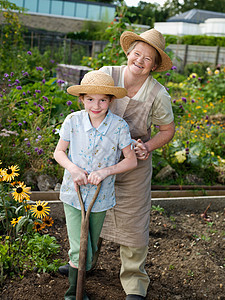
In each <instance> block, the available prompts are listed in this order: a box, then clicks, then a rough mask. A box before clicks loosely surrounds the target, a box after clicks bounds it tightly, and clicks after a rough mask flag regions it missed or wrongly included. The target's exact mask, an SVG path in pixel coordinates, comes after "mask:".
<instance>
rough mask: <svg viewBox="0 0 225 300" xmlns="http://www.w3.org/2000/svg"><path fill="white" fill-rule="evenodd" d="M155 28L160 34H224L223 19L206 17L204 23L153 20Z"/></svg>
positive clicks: (224, 23)
mask: <svg viewBox="0 0 225 300" xmlns="http://www.w3.org/2000/svg"><path fill="white" fill-rule="evenodd" d="M155 29H157V30H159V31H160V32H162V34H172V35H180V36H182V35H202V34H205V35H212V36H225V19H219V18H218V19H208V20H206V21H205V22H204V23H200V24H193V23H186V22H155Z"/></svg>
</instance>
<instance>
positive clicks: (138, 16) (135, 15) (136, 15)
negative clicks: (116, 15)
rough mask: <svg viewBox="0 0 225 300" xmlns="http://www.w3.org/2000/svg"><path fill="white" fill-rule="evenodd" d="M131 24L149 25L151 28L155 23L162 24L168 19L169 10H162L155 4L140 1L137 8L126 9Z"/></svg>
mask: <svg viewBox="0 0 225 300" xmlns="http://www.w3.org/2000/svg"><path fill="white" fill-rule="evenodd" d="M128 12H129V13H130V15H131V16H129V20H130V22H131V23H135V24H142V25H149V27H153V26H154V23H155V22H164V21H166V19H167V18H168V17H169V10H168V9H167V8H166V9H165V8H162V7H161V6H160V5H159V4H157V3H154V4H152V3H146V2H144V1H140V2H139V4H138V6H137V7H134V6H132V7H128Z"/></svg>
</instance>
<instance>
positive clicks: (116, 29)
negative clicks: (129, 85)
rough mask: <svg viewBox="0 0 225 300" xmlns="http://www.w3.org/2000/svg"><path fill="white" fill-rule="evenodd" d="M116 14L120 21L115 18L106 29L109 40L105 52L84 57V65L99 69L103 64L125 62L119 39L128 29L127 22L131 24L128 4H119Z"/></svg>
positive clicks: (106, 36)
mask: <svg viewBox="0 0 225 300" xmlns="http://www.w3.org/2000/svg"><path fill="white" fill-rule="evenodd" d="M116 15H117V17H118V21H117V19H115V20H114V21H113V22H111V24H110V25H109V26H108V27H107V29H106V30H105V39H106V40H108V41H109V42H108V44H107V45H106V47H105V48H104V50H103V52H102V53H99V54H98V55H97V57H84V58H83V60H82V61H81V64H82V65H83V66H89V67H91V68H93V69H99V68H101V67H102V66H109V65H121V64H124V63H125V61H126V57H125V54H124V52H123V50H122V48H121V46H120V42H119V41H120V36H121V34H122V32H123V31H125V30H127V24H130V21H129V19H128V18H127V7H126V5H122V6H118V7H117V12H116ZM130 27H131V25H130ZM131 29H132V27H131Z"/></svg>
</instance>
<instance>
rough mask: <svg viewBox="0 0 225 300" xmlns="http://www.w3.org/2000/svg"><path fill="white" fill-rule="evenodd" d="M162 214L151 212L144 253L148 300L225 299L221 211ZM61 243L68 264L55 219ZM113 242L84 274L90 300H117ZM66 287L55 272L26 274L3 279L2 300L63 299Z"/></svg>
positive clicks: (224, 214)
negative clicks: (148, 282)
mask: <svg viewBox="0 0 225 300" xmlns="http://www.w3.org/2000/svg"><path fill="white" fill-rule="evenodd" d="M208 217H209V218H210V219H211V220H210V222H206V221H205V220H204V219H203V218H202V217H201V213H200V212H198V213H190V214H184V213H180V214H179V213H177V214H173V215H166V214H164V213H162V212H161V213H160V211H158V210H153V211H152V212H151V224H150V232H149V235H150V238H149V253H148V257H147V263H146V269H147V272H148V274H149V276H150V279H151V282H150V286H149V290H148V295H147V298H146V299H147V300H153V299H154V300H159V299H163V300H168V299H173V300H174V299H185V300H187V299H198V300H200V299H208V300H215V299H225V296H224V295H225V260H224V259H225V242H224V241H225V230H224V228H225V211H223V210H222V211H221V210H220V211H217V212H212V211H210V208H209V211H208ZM49 233H50V234H51V235H54V236H55V237H56V238H57V240H58V242H59V243H60V245H61V250H60V253H59V254H58V257H57V258H61V259H62V260H63V261H65V262H66V261H67V259H68V258H67V251H68V240H67V233H66V226H65V220H64V217H63V216H62V215H61V217H58V218H57V219H55V224H54V225H53V227H52V228H51V229H50V230H49ZM119 270H120V259H119V247H118V245H117V244H114V243H111V242H108V241H104V242H103V246H102V250H101V254H100V257H99V261H98V264H97V266H96V269H95V270H94V271H92V273H91V274H88V276H87V292H88V294H89V296H90V299H92V300H105V299H113V300H120V299H121V300H122V299H125V294H124V292H123V289H122V287H121V285H120V281H119ZM67 288H68V280H67V278H66V277H64V276H62V275H60V274H58V273H56V274H39V273H36V272H31V273H25V274H24V278H22V279H19V278H15V279H13V280H7V281H6V283H5V285H4V286H3V289H2V291H1V294H0V298H1V299H2V300H10V299H12V300H15V299H16V300H19V299H23V300H26V299H27V300H28V299H29V300H43V299H45V300H50V299H51V300H52V299H55V300H57V299H59V300H62V299H63V297H64V293H65V291H66V289H67Z"/></svg>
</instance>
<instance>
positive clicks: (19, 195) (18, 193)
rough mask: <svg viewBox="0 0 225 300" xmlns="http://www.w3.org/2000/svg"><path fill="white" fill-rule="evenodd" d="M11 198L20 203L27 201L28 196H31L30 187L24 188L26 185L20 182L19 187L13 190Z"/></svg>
mask: <svg viewBox="0 0 225 300" xmlns="http://www.w3.org/2000/svg"><path fill="white" fill-rule="evenodd" d="M13 191H14V192H13V193H12V195H13V197H14V199H15V200H16V201H19V202H22V201H23V199H26V200H29V199H30V196H29V195H28V194H31V192H30V187H26V185H25V184H24V183H23V182H21V183H20V184H19V185H17V186H16V188H14V189H13Z"/></svg>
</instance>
